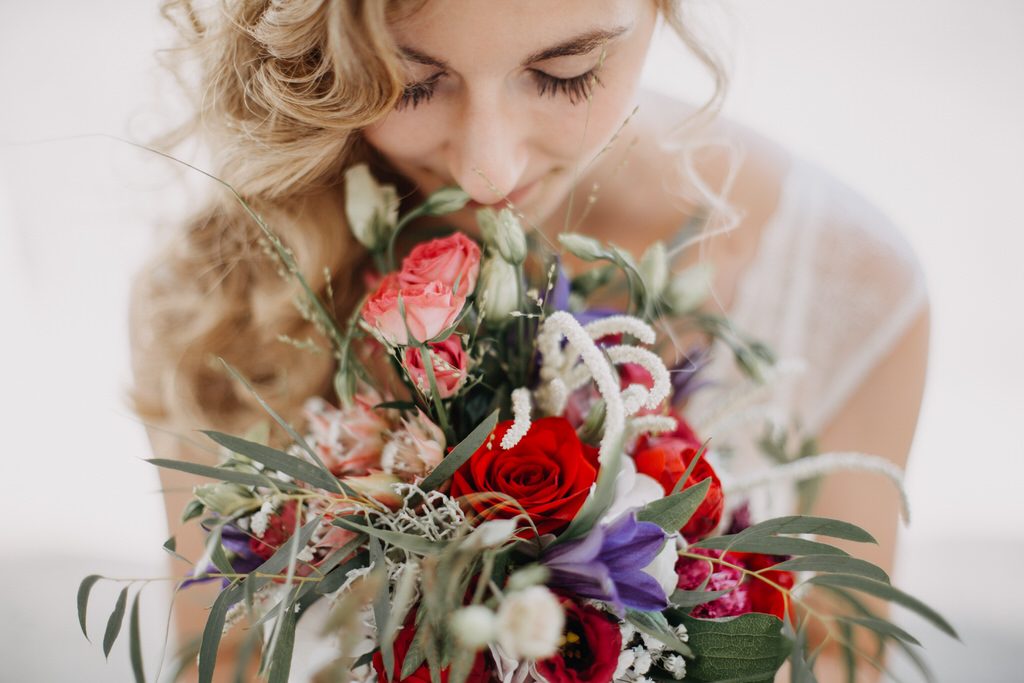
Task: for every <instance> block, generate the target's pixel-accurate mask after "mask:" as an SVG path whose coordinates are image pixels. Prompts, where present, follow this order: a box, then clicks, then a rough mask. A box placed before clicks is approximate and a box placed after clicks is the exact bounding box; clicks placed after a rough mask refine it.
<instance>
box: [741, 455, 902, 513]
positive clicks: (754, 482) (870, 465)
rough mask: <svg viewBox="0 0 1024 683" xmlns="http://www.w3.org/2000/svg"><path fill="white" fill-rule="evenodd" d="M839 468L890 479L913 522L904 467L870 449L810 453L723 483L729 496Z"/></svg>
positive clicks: (797, 480)
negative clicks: (869, 450) (863, 450)
mask: <svg viewBox="0 0 1024 683" xmlns="http://www.w3.org/2000/svg"><path fill="white" fill-rule="evenodd" d="M840 470H847V471H850V470H854V471H860V472H873V473H875V474H880V475H882V476H884V477H886V478H887V479H889V481H891V482H892V483H893V484H894V485H895V486H896V490H897V491H899V494H900V504H901V511H902V513H903V521H904V522H906V523H908V524H909V523H910V499H909V498H908V497H907V491H906V488H904V485H903V470H902V469H901V468H900V467H899V466H898V465H896V464H895V463H894V462H892V461H891V460H887V459H886V458H883V457H881V456H878V455H869V454H867V453H856V452H836V453H820V454H818V455H811V456H808V457H806V458H800V459H799V460H794V461H793V462H788V463H785V464H783V465H776V466H774V467H770V468H767V469H764V470H760V471H758V472H753V473H751V474H749V475H747V476H744V477H739V478H737V479H735V480H734V481H732V482H731V483H729V484H726V485H724V486H723V487H722V488H723V491H722V492H723V493H724V494H725V495H726V497H728V496H731V495H735V494H737V493H743V492H746V491H751V490H753V489H759V488H762V487H765V486H772V485H775V484H778V483H780V482H788V483H794V484H795V483H797V482H801V481H806V480H808V479H813V478H815V477H820V476H822V475H824V474H830V473H832V472H838V471H840Z"/></svg>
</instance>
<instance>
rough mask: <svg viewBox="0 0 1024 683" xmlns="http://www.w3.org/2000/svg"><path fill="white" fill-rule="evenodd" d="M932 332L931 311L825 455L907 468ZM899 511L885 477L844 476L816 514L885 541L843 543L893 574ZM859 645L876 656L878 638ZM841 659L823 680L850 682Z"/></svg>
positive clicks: (853, 400) (881, 367)
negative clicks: (879, 459) (863, 457)
mask: <svg viewBox="0 0 1024 683" xmlns="http://www.w3.org/2000/svg"><path fill="white" fill-rule="evenodd" d="M929 326H930V315H929V311H928V310H927V309H925V310H924V311H923V312H922V313H921V314H920V315H919V316H918V317H917V319H916V320H915V321H914V322H913V323H912V324H911V325H910V327H909V328H908V330H907V332H906V333H905V334H904V335H903V337H902V338H901V339H900V341H899V342H898V343H897V344H896V345H895V346H894V347H893V349H892V350H891V351H890V353H889V354H888V355H887V356H886V357H885V358H884V359H883V360H882V361H881V362H880V363H879V364H878V365H876V366H875V369H874V370H873V372H872V373H871V374H870V375H869V376H868V377H867V378H866V380H865V381H864V382H863V383H862V384H861V385H860V387H859V388H858V389H857V390H856V391H855V392H854V393H853V394H852V395H851V397H850V399H849V400H848V401H847V402H846V404H845V406H844V408H843V409H842V410H841V412H840V413H839V414H838V415H837V416H836V417H835V418H834V419H833V420H832V421H831V422H830V423H829V424H828V425H827V426H826V427H825V428H824V429H823V431H822V433H821V438H820V450H821V451H822V452H829V451H859V452H863V453H871V454H875V455H880V456H883V457H885V458H887V459H888V460H891V461H892V462H894V463H896V464H897V465H899V466H900V467H904V466H905V465H906V462H907V456H908V454H909V452H910V447H911V444H912V442H913V438H914V431H915V429H916V426H917V418H918V413H919V411H920V407H921V397H922V394H923V392H924V385H925V375H926V369H927V365H928V340H929ZM899 505H900V503H899V494H898V493H897V492H896V490H895V488H894V487H892V486H890V485H889V484H888V482H886V481H885V480H884V479H882V478H881V477H879V476H878V475H875V474H870V473H862V472H841V473H837V474H834V475H831V476H828V477H826V478H825V479H824V480H823V482H822V485H821V488H820V489H819V495H818V498H817V500H816V502H815V505H814V509H813V514H816V515H820V516H823V517H834V518H837V519H842V520H844V521H848V522H852V523H854V524H857V525H859V526H861V527H863V528H864V529H866V530H867V531H868V532H869V533H871V534H872V535H873V536H874V537H875V538H876V539H878V545H866V544H861V543H845V544H844V543H843V542H841V541H837V542H836V545H839V546H841V547H843V548H844V549H845V550H847V551H849V552H850V553H851V554H853V555H855V556H856V557H860V558H863V559H866V560H868V561H870V562H873V563H875V564H877V565H879V566H880V567H882V568H883V569H885V570H886V571H887V572H890V573H891V570H892V568H893V559H894V555H895V550H896V537H897V527H898V524H899V522H898V520H899ZM911 592H912V587H911ZM866 602H867V604H869V605H870V606H871V607H873V608H874V609H876V610H877V611H880V612H882V613H885V611H886V609H885V604H884V603H883V602H881V601H878V600H870V599H867V600H866ZM821 635H823V634H822V633H819V636H821ZM858 645H859V647H862V648H865V649H867V650H868V651H871V650H870V649H871V647H872V646H873V645H874V639H873V638H872V637H870V636H868V637H863V638H861V639H860V640H859V641H858ZM839 654H840V653H839V651H838V648H836V647H831V648H829V649H828V650H827V651H826V652H825V654H823V657H822V659H821V660H819V667H818V668H820V673H821V675H820V676H819V677H818V680H820V681H822V683H828V682H830V681H844V680H846V679H845V674H844V669H843V666H842V663H841V661H840V660H841V658H840V656H839ZM859 668H860V669H861V676H859V677H858V680H863V681H874V680H878V674H877V672H875V671H874V669H872V668H871V666H870V665H868V664H863V665H861V666H860V667H859ZM787 680H788V679H787Z"/></svg>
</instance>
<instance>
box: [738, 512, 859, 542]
mask: <svg viewBox="0 0 1024 683" xmlns="http://www.w3.org/2000/svg"><path fill="white" fill-rule="evenodd" d="M769 534H813V535H815V536H829V537H831V538H842V539H845V540H847V541H857V542H859V543H878V541H876V540H875V537H874V536H872V535H871V534H869V533H868V532H866V531H864V530H863V529H861V528H860V527H859V526H857V525H855V524H850V523H849V522H843V521H841V520H838V519H828V518H826V517H810V516H807V515H790V516H788V517H777V518H775V519H769V520H768V521H765V522H761V523H760V524H755V525H754V526H751V527H747V528H746V529H744V530H743V531H741V532H740V533H739V534H737V536H742V537H743V538H749V537H751V536H766V535H769Z"/></svg>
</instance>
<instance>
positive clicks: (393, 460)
mask: <svg viewBox="0 0 1024 683" xmlns="http://www.w3.org/2000/svg"><path fill="white" fill-rule="evenodd" d="M445 445H446V443H445V438H444V432H442V431H441V428H440V427H438V426H437V425H436V424H434V423H433V422H432V421H431V420H430V418H428V417H427V416H426V415H424V414H423V413H422V412H420V411H416V415H415V417H412V418H408V419H403V420H402V427H401V428H399V429H396V430H394V431H392V433H391V439H390V440H389V441H388V443H387V444H386V445H385V446H384V452H383V454H382V455H381V467H382V468H383V469H384V471H386V472H393V473H395V474H397V475H399V476H401V477H403V478H412V479H414V480H419V479H422V478H423V477H425V476H426V475H427V474H428V473H430V471H431V470H432V469H434V468H435V467H437V466H438V464H440V462H441V459H442V458H444V449H445Z"/></svg>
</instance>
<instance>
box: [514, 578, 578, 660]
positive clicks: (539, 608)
mask: <svg viewBox="0 0 1024 683" xmlns="http://www.w3.org/2000/svg"><path fill="white" fill-rule="evenodd" d="M497 627H498V643H499V644H500V645H501V647H502V649H503V650H504V651H505V652H507V653H508V654H509V655H510V656H511V657H513V658H515V659H546V658H548V657H551V656H552V655H554V654H555V653H556V652H557V651H558V646H559V643H560V642H561V639H562V631H563V630H564V627H565V613H564V612H563V611H562V605H561V604H560V603H559V602H558V598H556V597H555V595H554V594H553V593H552V592H551V591H550V590H548V589H547V588H545V587H544V586H531V587H529V588H525V589H523V590H521V591H519V592H517V593H512V594H511V595H508V596H506V597H505V599H504V600H503V601H502V603H501V607H499V608H498V623H497Z"/></svg>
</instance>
